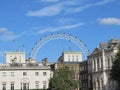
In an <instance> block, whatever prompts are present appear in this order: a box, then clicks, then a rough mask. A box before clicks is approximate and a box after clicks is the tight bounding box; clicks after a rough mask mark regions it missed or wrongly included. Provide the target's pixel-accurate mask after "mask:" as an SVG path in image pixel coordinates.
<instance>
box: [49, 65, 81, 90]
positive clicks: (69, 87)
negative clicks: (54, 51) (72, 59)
mask: <svg viewBox="0 0 120 90" xmlns="http://www.w3.org/2000/svg"><path fill="white" fill-rule="evenodd" d="M78 84H79V81H78V80H75V72H74V71H73V70H70V69H69V68H68V67H67V66H63V67H62V68H60V69H57V70H55V71H54V75H53V78H51V79H50V82H49V86H50V90H73V89H76V88H78Z"/></svg>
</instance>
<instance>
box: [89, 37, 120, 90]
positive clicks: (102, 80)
mask: <svg viewBox="0 0 120 90" xmlns="http://www.w3.org/2000/svg"><path fill="white" fill-rule="evenodd" d="M118 44H119V40H117V39H111V40H110V41H109V42H105V43H101V44H100V46H99V47H97V48H96V49H95V50H94V51H93V53H92V54H91V55H90V56H89V57H88V87H89V90H116V87H117V83H116V82H115V81H114V80H112V79H111V78H110V70H111V68H112V62H113V60H114V57H115V54H116V52H117V46H118ZM91 82H92V84H91ZM92 88H93V89H92Z"/></svg>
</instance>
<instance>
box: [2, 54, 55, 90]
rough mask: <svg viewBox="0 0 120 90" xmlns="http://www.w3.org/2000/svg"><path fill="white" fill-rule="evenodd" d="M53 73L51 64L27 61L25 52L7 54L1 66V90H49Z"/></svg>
mask: <svg viewBox="0 0 120 90" xmlns="http://www.w3.org/2000/svg"><path fill="white" fill-rule="evenodd" d="M52 74H53V72H52V71H51V65H50V63H46V64H45V65H43V63H37V62H36V61H35V60H32V59H29V60H25V53H24V52H7V53H6V64H1V65H0V90H31V89H37V90H40V89H44V88H45V89H47V88H48V87H49V79H50V78H51V76H52Z"/></svg>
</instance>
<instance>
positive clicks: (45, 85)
mask: <svg viewBox="0 0 120 90" xmlns="http://www.w3.org/2000/svg"><path fill="white" fill-rule="evenodd" d="M46 88H47V83H46V81H43V89H46Z"/></svg>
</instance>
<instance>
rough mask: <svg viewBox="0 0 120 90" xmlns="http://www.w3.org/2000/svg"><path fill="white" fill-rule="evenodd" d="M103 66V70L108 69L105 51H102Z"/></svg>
mask: <svg viewBox="0 0 120 90" xmlns="http://www.w3.org/2000/svg"><path fill="white" fill-rule="evenodd" d="M102 65H103V67H102V68H103V69H105V67H106V64H105V52H104V49H103V50H102Z"/></svg>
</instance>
